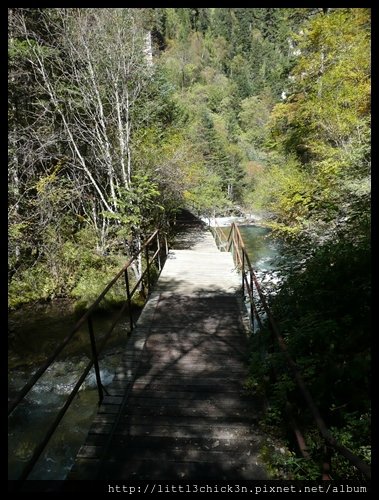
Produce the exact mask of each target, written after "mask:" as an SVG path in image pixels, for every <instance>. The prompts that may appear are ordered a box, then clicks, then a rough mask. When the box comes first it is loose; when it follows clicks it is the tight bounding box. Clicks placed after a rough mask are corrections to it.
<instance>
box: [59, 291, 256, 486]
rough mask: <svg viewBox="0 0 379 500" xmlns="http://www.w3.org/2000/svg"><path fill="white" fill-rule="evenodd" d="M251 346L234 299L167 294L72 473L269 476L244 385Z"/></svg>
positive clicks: (86, 475)
mask: <svg viewBox="0 0 379 500" xmlns="http://www.w3.org/2000/svg"><path fill="white" fill-rule="evenodd" d="M137 330H138V329H137ZM145 334H146V332H145ZM133 335H134V334H133ZM133 335H132V337H131V339H130V340H131V341H133V342H134V345H137V344H138V340H137V338H138V334H137V336H136V337H135V338H134V339H133ZM142 335H143V332H142ZM247 352H248V339H247V337H246V335H245V331H244V327H243V324H242V322H241V318H240V315H239V305H238V303H237V298H236V297H234V296H232V295H231V296H227V295H218V294H217V292H216V294H215V295H214V296H206V294H203V293H202V292H199V293H197V294H194V295H191V296H187V297H186V296H180V297H176V296H175V295H171V294H169V293H168V292H163V293H162V294H161V295H160V299H159V303H158V306H157V308H156V310H155V313H154V319H153V322H152V323H151V326H150V328H149V329H148V333H147V340H146V343H145V347H144V349H143V351H142V353H140V354H139V355H138V353H136V352H135V351H133V350H132V349H129V350H128V351H127V353H126V354H125V356H124V359H123V365H122V367H120V371H119V373H118V374H117V375H116V378H115V381H114V383H113V384H112V386H111V390H110V395H109V396H107V397H106V398H105V400H104V402H103V405H102V407H101V408H100V412H99V414H98V416H97V418H96V421H95V422H94V424H93V426H92V428H91V430H90V433H89V435H88V439H87V442H86V445H85V446H83V447H82V449H81V452H80V453H79V456H78V460H77V463H76V465H75V466H74V468H73V470H72V472H71V474H70V476H69V479H85V478H93V477H98V478H102V479H117V478H123V479H187V478H191V479H264V478H266V473H265V471H264V470H263V468H262V467H261V466H259V465H258V464H257V453H258V451H259V449H260V447H261V439H262V438H261V437H260V436H258V435H257V434H255V433H254V427H253V425H254V420H255V419H256V418H257V414H258V411H257V410H258V409H259V405H260V403H259V401H258V400H252V399H251V397H249V396H248V395H247V394H246V393H245V391H244V388H243V383H244V380H245V377H246V376H247V371H248V367H247ZM131 372H134V373H135V378H134V383H132V384H130V381H129V380H130V373H131ZM128 390H129V391H130V392H129V394H128V395H127V401H126V405H125V407H124V408H123V409H122V411H121V413H120V415H119V414H118V413H119V410H120V405H121V403H122V401H123V398H124V397H125V396H124V394H125V391H128ZM112 432H113V437H112V438H111V441H110V442H109V443H108V446H107V448H106V452H105V454H104V445H105V444H106V443H107V441H108V439H109V436H110V434H111V433H112Z"/></svg>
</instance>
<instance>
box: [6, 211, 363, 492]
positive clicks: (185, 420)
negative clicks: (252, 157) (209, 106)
mask: <svg viewBox="0 0 379 500" xmlns="http://www.w3.org/2000/svg"><path fill="white" fill-rule="evenodd" d="M184 214H186V216H185V217H184V219H182V220H181V221H180V222H179V223H178V227H179V228H180V231H179V232H178V235H177V239H176V243H175V244H174V246H173V248H171V249H170V251H169V252H168V253H167V244H166V243H165V240H164V239H163V241H162V239H161V237H160V233H159V231H155V232H154V233H153V234H152V235H151V236H150V237H149V238H148V239H147V240H146V242H145V243H144V244H143V246H142V249H141V251H140V254H142V253H143V254H144V256H145V260H144V262H145V264H144V268H143V272H142V275H141V277H140V279H139V280H138V282H137V283H134V287H133V288H132V289H131V283H130V278H129V271H130V269H131V267H132V265H133V263H134V262H135V260H136V259H137V257H138V256H134V257H132V258H131V259H130V260H129V261H128V262H127V263H126V264H125V266H124V267H123V268H122V269H121V270H120V271H119V273H118V274H117V275H116V276H115V277H114V278H113V280H112V281H111V282H110V283H109V284H108V285H107V286H106V288H105V289H104V290H103V292H102V293H101V294H100V295H99V297H98V298H97V299H96V300H95V302H94V303H93V304H92V306H91V307H90V308H89V309H88V311H87V312H86V313H85V314H84V315H83V316H82V317H81V318H80V320H79V321H78V322H77V324H76V325H75V327H74V328H73V329H72V330H71V332H70V333H69V335H68V336H67V337H66V338H65V339H64V341H62V343H61V344H60V345H59V346H57V347H56V349H55V350H54V352H53V353H52V354H51V356H50V357H49V358H48V359H47V360H46V362H45V363H44V364H43V365H42V366H41V367H40V368H39V369H38V370H37V371H36V372H35V374H34V375H33V376H32V377H31V379H30V380H29V381H28V382H27V384H26V385H25V386H24V388H23V389H22V390H21V391H20V393H19V394H18V396H17V397H16V398H15V399H14V400H13V401H11V402H10V403H9V405H8V415H10V414H11V413H12V412H13V411H14V410H15V408H16V407H17V406H18V405H19V403H21V402H22V401H23V399H24V398H25V396H26V395H27V394H28V393H29V391H30V390H31V389H32V388H33V386H34V385H35V383H36V382H37V381H38V380H39V378H40V377H41V376H42V375H43V374H44V373H45V371H46V370H47V369H48V368H49V367H50V365H51V364H52V363H54V362H55V360H56V359H57V357H58V356H59V354H60V353H61V352H62V350H63V349H64V348H65V346H66V345H67V344H68V343H69V342H70V341H71V339H72V338H73V337H74V335H75V334H76V332H77V331H78V330H79V328H80V327H81V326H83V325H84V324H85V322H87V324H88V332H89V337H90V341H91V349H92V358H91V359H90V360H89V362H88V364H87V366H86V367H85V369H84V371H83V373H82V375H81V376H80V378H79V379H78V381H77V383H76V385H75V387H74V388H73V389H72V392H71V393H70V395H69V396H68V398H67V400H66V402H65V404H64V405H63V407H62V408H61V409H60V410H59V412H58V414H57V416H56V418H55V420H54V421H53V422H52V423H51V425H50V427H49V428H48V429H47V430H46V434H45V437H44V438H43V440H42V441H41V442H40V443H39V444H38V445H37V446H36V448H35V450H34V452H33V455H32V457H31V458H30V460H29V462H28V463H26V465H25V467H24V469H23V471H22V473H21V475H20V477H19V478H18V481H16V482H17V484H18V485H19V484H21V483H22V482H23V481H24V480H25V479H27V478H28V476H29V474H30V472H31V471H32V470H33V467H34V465H35V464H36V463H37V461H38V460H39V457H40V456H41V454H42V452H43V451H44V450H45V448H46V446H47V444H48V442H49V440H50V438H51V436H52V435H53V434H54V432H55V430H56V429H57V427H58V425H59V423H60V422H61V420H62V418H63V417H64V415H65V413H66V411H67V409H68V408H69V406H70V404H71V402H72V401H73V400H74V397H75V396H76V394H77V393H78V391H79V389H80V387H81V386H82V384H83V382H84V380H85V379H86V377H87V375H88V373H89V372H90V370H91V369H92V368H93V367H94V369H95V373H96V380H97V387H98V391H99V400H100V402H101V404H100V406H99V410H98V413H97V415H96V417H95V419H94V421H93V424H92V426H91V428H90V430H89V433H88V435H87V438H86V441H85V443H84V444H83V445H82V447H81V448H80V450H79V453H78V455H77V457H76V460H75V463H74V465H73V467H72V469H71V472H70V473H69V475H68V477H67V480H68V481H67V482H66V483H65V484H67V485H68V484H73V483H70V481H72V480H77V479H78V480H82V479H90V480H92V479H104V480H106V479H109V480H118V479H123V480H127V479H130V480H132V479H137V480H138V479H142V480H143V479H145V480H146V479H156V480H160V479H161V480H180V479H184V480H198V479H214V480H220V479H226V480H232V479H233V480H238V479H241V480H242V479H250V480H255V479H269V477H268V474H267V472H266V470H265V467H264V465H263V464H262V463H261V461H260V458H259V456H260V451H261V449H262V446H263V445H264V444H266V436H263V435H262V434H261V433H260V432H259V430H258V426H257V418H258V414H259V402H258V400H257V399H255V398H253V397H252V396H251V395H249V394H247V392H246V391H245V390H244V382H245V380H246V377H247V375H248V359H247V356H248V353H249V349H248V347H249V346H248V343H249V334H250V333H251V332H252V330H253V327H254V324H255V321H256V322H257V324H258V325H259V326H262V319H261V318H260V316H261V314H262V311H263V312H264V313H265V314H266V317H267V322H268V325H269V327H270V330H271V332H272V346H271V347H270V349H276V350H278V349H279V351H280V352H281V354H282V356H283V359H285V360H286V362H287V365H288V370H289V373H292V375H293V378H294V380H295V381H296V384H297V387H298V390H299V393H300V394H302V396H303V398H304V400H305V401H306V404H307V406H308V409H309V411H310V414H311V415H312V416H313V418H314V421H315V426H316V427H317V429H318V431H319V432H320V434H321V435H322V437H323V438H324V441H325V443H326V444H327V446H329V447H330V448H331V449H334V451H336V452H338V453H340V454H342V455H343V456H344V457H345V458H347V459H348V460H349V461H350V463H351V464H353V465H354V466H355V467H356V468H357V469H358V470H359V471H360V472H361V473H362V476H364V477H366V478H370V477H371V469H370V466H369V465H368V464H366V463H365V462H364V461H362V459H361V458H360V457H358V456H356V455H355V454H354V453H352V452H351V451H350V450H349V449H347V448H346V447H345V446H344V445H342V444H341V443H338V442H337V441H336V439H335V438H334V437H333V436H332V434H331V433H330V431H329V430H328V428H327V426H326V424H325V421H324V420H323V418H322V416H321V415H320V412H319V410H318V408H317V406H316V405H315V403H314V401H313V398H312V396H311V394H310V393H309V391H308V389H307V387H306V385H305V383H304V380H303V378H302V375H301V373H300V371H299V369H298V367H297V365H296V363H295V361H294V360H293V359H292V357H291V355H290V353H289V352H288V349H287V346H286V342H285V340H284V338H283V336H282V334H281V333H280V330H279V328H278V326H277V325H276V323H275V321H274V318H273V317H272V315H271V313H270V310H269V308H268V305H267V303H266V299H265V297H264V294H263V293H262V290H261V288H260V285H259V282H258V280H257V277H256V275H255V273H254V270H253V269H252V266H251V263H250V259H249V256H248V254H247V252H246V250H245V248H244V244H243V240H242V238H241V235H240V233H239V230H238V228H237V227H236V226H235V225H233V226H232V230H231V231H230V234H229V238H228V242H227V243H225V238H221V235H220V234H219V236H218V238H217V232H216V238H217V239H218V241H219V244H223V245H225V244H226V246H227V248H226V249H229V248H231V249H233V251H234V259H233V256H232V254H231V253H229V252H221V251H219V250H218V247H217V246H216V243H215V239H214V237H213V235H212V233H211V232H210V231H209V230H208V229H207V228H206V226H205V225H204V224H202V223H201V221H199V220H198V219H196V218H195V217H193V216H191V214H189V213H188V212H184ZM163 258H165V264H164V266H162V263H163ZM236 266H238V269H239V272H237V269H236ZM154 269H156V270H157V271H158V273H159V279H158V282H157V283H156V285H155V287H154V288H152V286H151V281H152V275H153V274H154ZM241 278H242V279H241ZM119 280H124V281H125V291H126V298H127V300H126V301H125V303H124V304H123V305H122V308H121V309H120V311H119V312H118V313H117V315H116V317H115V319H114V322H113V323H112V326H111V327H110V329H109V330H108V332H107V333H106V334H105V336H104V337H103V338H102V339H101V342H99V341H98V340H96V335H95V332H94V327H93V322H92V315H93V313H94V312H95V311H96V309H97V307H98V306H99V304H100V302H101V301H102V300H103V299H104V297H105V296H106V294H107V293H108V291H109V290H110V289H111V288H112V287H113V286H114V285H115V284H116V283H117V282H118V281H119ZM241 285H242V287H241ZM145 286H146V287H147V288H148V289H149V299H148V301H147V303H146V305H145V307H144V309H143V311H142V314H141V315H140V317H139V319H138V321H137V323H136V324H134V322H133V317H132V316H133V315H132V308H131V300H132V297H133V295H134V293H136V291H137V290H138V289H139V287H145ZM241 288H242V292H243V293H242V294H241ZM242 297H244V298H245V299H246V303H247V304H249V314H247V310H246V308H245V306H244V304H243V300H242ZM258 304H259V306H258ZM126 308H128V309H129V317H130V335H129V337H128V340H127V345H126V348H125V352H124V355H123V358H122V362H121V363H120V365H119V367H118V370H117V372H116V375H115V377H114V380H113V382H112V383H111V384H110V385H109V386H107V387H106V388H104V387H103V386H102V383H101V372H100V367H99V361H98V354H99V352H101V350H102V349H103V348H104V346H105V344H106V341H107V339H108V338H109V337H110V335H111V333H112V330H113V328H114V326H115V325H116V324H117V322H118V321H119V318H120V317H121V316H122V314H124V311H125V310H126ZM290 421H291V422H293V423H294V425H293V430H294V434H295V437H296V440H297V444H298V447H299V450H300V453H301V454H302V455H303V457H305V458H309V455H308V454H307V453H308V452H307V450H306V446H305V441H304V438H303V436H302V435H301V432H300V431H299V429H298V428H297V426H296V423H295V422H294V419H293V417H291V418H290ZM323 478H324V479H330V477H329V475H328V474H327V473H325V474H323Z"/></svg>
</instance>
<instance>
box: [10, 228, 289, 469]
mask: <svg viewBox="0 0 379 500" xmlns="http://www.w3.org/2000/svg"><path fill="white" fill-rule="evenodd" d="M228 229H229V228H228V227H224V231H226V232H227V231H228ZM240 230H241V234H242V237H243V238H244V241H245V245H246V248H247V250H248V253H249V256H250V257H251V261H252V265H253V266H254V268H255V270H256V273H257V275H258V277H259V279H260V281H261V282H262V284H263V286H266V288H268V289H270V290H271V291H273V290H274V289H275V287H276V286H277V285H278V283H280V274H279V272H280V271H279V261H278V258H279V257H280V250H281V245H280V243H279V242H277V241H275V240H274V239H273V238H272V237H271V236H270V230H269V229H267V228H264V227H259V226H254V225H249V226H240ZM270 293H271V292H270ZM77 319H78V318H77V316H76V315H75V313H74V312H73V311H72V308H71V306H70V304H69V303H66V302H64V301H63V302H54V303H52V304H49V305H44V306H35V307H33V308H30V307H28V308H23V309H22V310H20V311H17V312H14V313H12V314H10V316H9V328H10V342H9V370H8V371H9V384H8V386H9V394H8V399H12V398H13V397H14V396H15V394H17V392H18V391H19V390H20V389H21V388H22V387H23V385H24V384H25V382H26V381H27V380H28V379H29V378H30V376H31V375H32V374H33V373H34V371H35V370H36V366H39V365H38V364H39V363H40V362H42V361H43V359H45V358H46V357H47V356H48V355H49V354H50V353H51V352H52V351H53V349H54V348H55V346H56V345H57V343H58V342H59V341H61V340H63V338H64V337H65V336H66V335H67V333H68V332H69V331H70V328H72V327H73V325H74V324H75V322H76V321H77ZM110 324H111V315H110V314H109V313H99V314H97V315H96V316H95V318H94V329H95V332H99V333H101V332H105V331H106V329H107V327H109V325H110ZM128 325H129V320H128V318H127V317H124V318H123V319H122V320H121V321H120V323H119V324H118V325H117V327H116V328H115V330H114V332H113V334H112V338H113V340H112V342H111V343H110V344H109V347H107V349H106V351H105V354H104V356H102V357H101V359H100V369H101V376H102V381H103V385H104V386H106V385H107V384H109V383H110V382H111V381H112V378H113V374H114V371H115V368H116V367H117V366H118V364H119V361H120V358H121V355H122V350H123V346H124V345H125V342H126V332H127V330H128ZM75 339H76V340H74V341H73V342H72V343H70V344H69V345H70V347H69V349H66V350H64V351H63V353H62V355H60V357H59V359H58V361H57V362H56V363H54V364H53V365H52V366H51V367H50V368H49V369H48V370H47V372H46V373H45V374H44V375H43V377H41V379H40V380H39V382H38V383H37V384H36V386H35V387H34V388H33V389H32V390H31V391H30V393H29V394H28V396H27V397H26V399H25V402H23V403H21V404H20V405H19V407H17V408H16V410H15V411H14V412H13V413H12V414H11V416H10V418H9V420H8V422H9V427H8V477H9V479H17V477H18V476H19V474H20V472H21V470H22V468H23V467H24V465H25V464H26V463H27V461H28V460H29V459H30V457H31V455H32V453H33V449H34V447H35V446H36V444H37V443H38V441H39V440H40V439H42V438H43V435H44V432H45V431H46V429H47V427H48V425H49V423H50V422H51V421H52V419H53V418H54V416H55V415H56V413H57V411H58V410H59V408H60V407H61V406H62V405H63V404H64V402H65V400H66V398H67V396H68V394H69V392H70V391H71V389H72V388H73V387H74V385H75V383H76V381H77V379H78V378H79V376H80V375H81V373H82V371H83V369H84V367H85V366H86V364H87V362H88V360H89V357H90V348H89V343H88V340H87V339H88V332H87V329H86V327H84V328H82V329H81V330H80V331H79V332H78V333H77V334H76V336H75ZM97 401H98V396H97V390H96V383H95V376H94V373H93V371H91V372H90V373H89V375H88V377H87V379H86V381H85V383H84V385H83V388H82V389H81V390H80V391H79V393H78V395H77V396H76V398H75V400H74V402H73V404H72V405H71V407H70V408H69V410H68V411H67V413H66V415H65V417H64V418H63V420H62V422H61V424H60V425H59V427H58V429H57V431H56V433H55V434H54V436H53V438H52V439H51V441H50V443H49V445H48V446H47V448H46V450H45V451H44V453H43V454H42V456H41V459H40V460H39V462H38V463H37V465H36V466H35V468H34V469H33V471H32V473H31V474H30V475H29V479H64V478H65V477H66V475H67V473H68V471H69V470H70V468H71V466H72V464H73V462H74V458H75V456H76V453H77V451H78V450H79V448H80V446H81V444H82V443H83V442H84V440H85V437H86V434H87V432H88V429H89V427H90V424H91V421H92V420H93V417H94V416H95V414H96V411H97Z"/></svg>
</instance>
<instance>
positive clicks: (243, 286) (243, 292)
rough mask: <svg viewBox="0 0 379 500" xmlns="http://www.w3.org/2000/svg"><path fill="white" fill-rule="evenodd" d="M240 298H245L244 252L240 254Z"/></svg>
mask: <svg viewBox="0 0 379 500" xmlns="http://www.w3.org/2000/svg"><path fill="white" fill-rule="evenodd" d="M241 271H242V298H245V252H242V269H241Z"/></svg>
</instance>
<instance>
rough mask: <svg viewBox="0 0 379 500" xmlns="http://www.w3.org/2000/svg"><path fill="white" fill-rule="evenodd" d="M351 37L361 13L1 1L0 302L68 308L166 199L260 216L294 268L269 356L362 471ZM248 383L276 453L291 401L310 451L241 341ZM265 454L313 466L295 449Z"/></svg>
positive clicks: (365, 34)
mask: <svg viewBox="0 0 379 500" xmlns="http://www.w3.org/2000/svg"><path fill="white" fill-rule="evenodd" d="M370 44H371V13H370V9H367V8H117V9H114V8H10V9H8V306H9V309H10V310H16V309H19V308H22V307H24V306H25V305H27V304H33V303H36V302H47V301H52V300H55V299H59V298H68V299H70V300H72V301H73V302H75V304H76V307H78V308H82V309H83V308H85V307H87V306H88V305H89V304H91V302H92V301H93V300H94V299H95V298H96V297H97V295H98V294H99V293H100V292H101V291H102V289H103V288H104V287H105V285H106V284H107V283H108V282H109V281H110V279H111V278H112V277H113V276H114V274H115V273H116V272H117V271H118V270H119V269H120V267H121V265H122V264H123V262H125V259H126V258H127V257H128V256H131V255H133V254H134V253H135V252H136V250H138V249H139V248H140V247H141V245H142V242H143V241H144V240H145V238H146V237H147V236H148V235H149V234H150V233H151V232H152V231H153V230H154V229H155V228H157V227H159V228H161V229H162V230H165V231H167V233H168V234H170V231H171V230H172V227H173V224H174V221H175V215H176V213H177V212H178V210H180V209H181V208H183V207H184V208H187V209H189V210H191V211H192V212H193V213H195V214H198V215H202V216H213V215H219V216H222V215H230V214H244V213H255V214H260V217H262V218H263V221H264V223H265V225H266V226H267V227H270V228H271V230H272V232H273V233H274V234H276V235H278V237H280V238H282V239H283V240H284V241H285V242H286V251H287V252H288V254H291V255H292V256H293V258H292V260H291V262H296V264H293V265H291V267H290V268H289V269H288V270H287V277H286V280H285V282H284V284H283V286H282V287H281V289H280V291H279V293H278V294H276V295H275V296H272V297H268V301H269V304H270V307H271V310H272V312H273V315H274V316H275V318H276V321H277V323H278V324H279V325H280V328H281V330H282V333H283V335H284V338H285V341H286V344H287V347H288V349H289V350H290V352H291V354H292V356H293V357H294V358H295V359H296V363H297V365H298V366H299V368H300V369H301V371H302V374H303V377H304V379H305V381H306V383H307V386H308V388H309V390H310V391H311V393H312V395H313V397H314V399H315V401H316V402H317V405H318V407H319V409H320V411H321V413H322V414H323V415H324V417H325V419H326V421H327V424H328V426H329V428H330V429H331V431H332V432H333V435H334V436H335V437H336V438H337V439H338V440H339V441H340V442H341V443H342V444H344V445H345V446H347V447H348V448H349V449H350V450H351V451H353V452H354V453H356V454H357V455H359V456H360V457H361V458H362V459H363V460H365V461H366V462H370V457H371V452H370V450H371V447H370V428H371V427H370V425H371V421H370V418H371V396H370V340H371V339H370V324H371V321H370V315H371V308H370V306H371V287H370V285H371V226H370V224H371V137H370V131H371V123H370V115H371V110H370V106H371V102H370V98H371V59H370ZM141 271H142V270H141V268H140V266H139V265H138V263H137V264H136V265H135V269H134V272H135V275H136V277H138V276H139V275H140V273H141ZM118 299H119V298H118V297H113V300H115V301H117V300H118ZM262 335H263V336H266V337H267V338H268V337H269V331H268V329H267V331H266V330H265V329H263V332H262ZM273 367H274V368H275V373H276V377H275V381H273V380H272V379H271V376H272V368H273ZM247 385H248V387H249V388H250V390H251V391H252V392H256V393H258V394H263V393H264V394H265V395H266V397H267V399H268V401H269V406H268V409H267V412H266V415H265V417H264V425H265V426H266V428H267V429H268V431H269V432H274V431H273V429H274V428H275V429H276V431H275V432H277V433H278V434H279V435H280V437H281V438H282V439H288V443H289V446H292V445H293V443H292V441H291V439H292V438H291V437H289V431H288V429H287V424H286V420H285V417H284V411H283V408H284V407H285V402H286V400H287V398H288V397H289V396H291V399H292V400H295V401H296V404H297V406H296V410H295V411H296V415H295V416H296V419H298V421H299V422H300V425H301V427H302V430H303V432H304V435H305V437H306V441H307V449H308V452H309V454H310V456H311V457H312V458H314V459H317V457H323V456H324V454H325V449H324V444H323V441H322V439H321V437H320V436H319V434H318V433H317V432H316V431H315V429H314V426H313V424H312V421H311V418H310V415H309V414H308V410H307V409H306V407H305V404H304V402H303V401H302V400H301V398H300V396H299V394H298V393H297V389H296V387H295V384H294V382H293V380H292V379H291V378H290V376H289V373H288V370H287V369H286V367H285V365H284V361H283V358H282V356H281V354H280V352H279V350H277V351H276V350H274V351H271V352H267V353H266V354H265V355H264V357H262V352H259V351H258V350H255V349H254V346H253V349H252V353H251V376H250V379H249V382H248V384H247ZM293 449H295V447H293ZM275 460H276V462H275ZM271 461H272V462H275V464H274V465H273V474H276V473H277V474H278V475H279V474H280V473H279V472H278V471H279V469H280V470H281V471H282V472H281V473H282V474H283V470H285V473H286V474H287V477H290V478H296V479H315V478H317V477H318V475H319V473H320V471H319V470H318V469H317V467H316V466H315V463H317V460H316V461H312V460H309V459H307V458H304V457H300V456H299V455H298V454H297V453H296V451H294V452H293V453H292V452H291V453H290V454H289V455H286V456H278V457H276V458H273V457H271ZM318 463H319V462H318ZM331 464H332V471H333V478H336V479H338V478H351V479H354V478H356V477H359V474H358V473H357V472H356V470H355V469H354V468H352V467H351V465H350V464H349V462H348V461H347V460H345V459H344V458H341V456H340V455H338V454H332V456H331ZM278 477H280V476H278Z"/></svg>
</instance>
